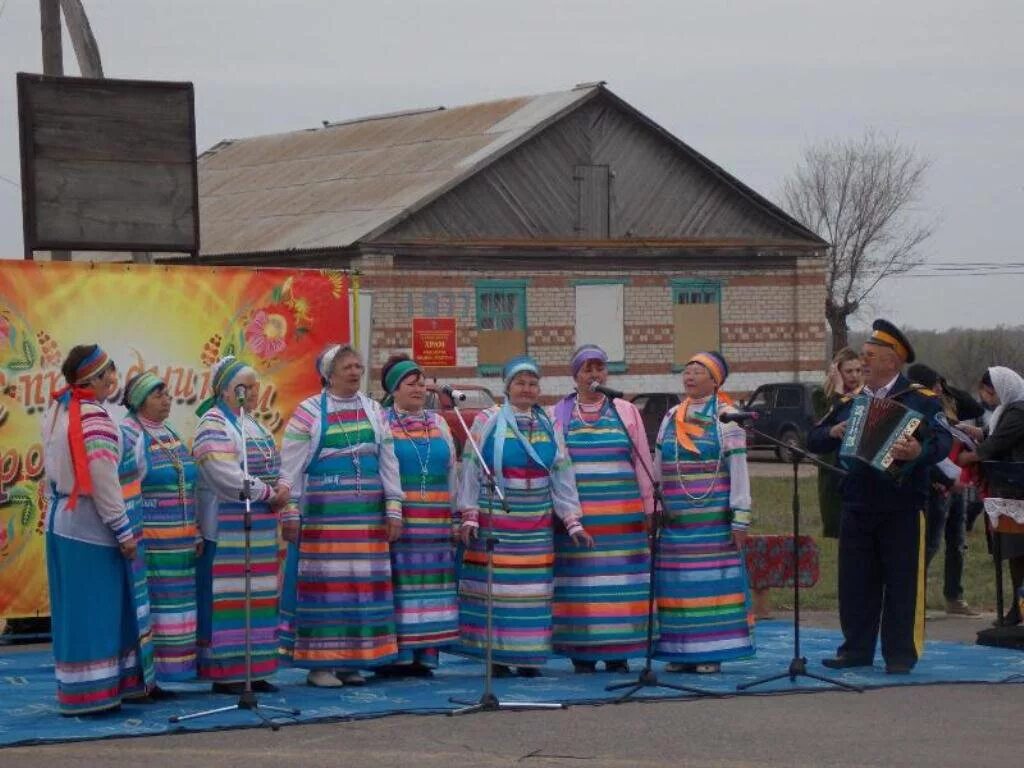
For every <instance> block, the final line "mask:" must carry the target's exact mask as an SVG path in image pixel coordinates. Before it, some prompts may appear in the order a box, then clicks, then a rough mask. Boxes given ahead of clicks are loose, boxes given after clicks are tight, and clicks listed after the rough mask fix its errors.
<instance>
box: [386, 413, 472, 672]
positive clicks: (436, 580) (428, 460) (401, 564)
mask: <svg viewBox="0 0 1024 768" xmlns="http://www.w3.org/2000/svg"><path fill="white" fill-rule="evenodd" d="M387 418H388V423H389V425H390V427H391V437H392V438H393V440H394V447H395V455H396V456H397V458H398V467H399V471H400V473H401V478H402V491H403V492H404V493H405V501H404V502H403V503H402V518H403V525H402V536H401V538H400V539H398V541H396V542H394V543H393V544H392V545H391V572H392V579H393V584H394V590H395V621H396V626H397V633H398V649H399V656H398V663H400V664H409V663H413V662H416V663H419V664H421V665H424V666H427V667H436V666H437V661H438V649H439V648H444V647H446V646H449V645H452V644H454V643H456V642H458V639H459V606H458V596H457V589H456V584H455V559H454V552H453V549H452V521H453V517H454V508H455V492H456V489H457V467H458V465H457V459H456V455H455V444H454V442H453V441H452V435H451V432H450V431H449V429H448V424H447V423H446V422H445V420H444V419H442V418H441V417H440V416H438V415H437V414H436V413H431V412H428V411H421V412H420V413H408V412H405V411H402V410H400V409H398V408H397V407H395V406H392V407H390V408H388V410H387Z"/></svg>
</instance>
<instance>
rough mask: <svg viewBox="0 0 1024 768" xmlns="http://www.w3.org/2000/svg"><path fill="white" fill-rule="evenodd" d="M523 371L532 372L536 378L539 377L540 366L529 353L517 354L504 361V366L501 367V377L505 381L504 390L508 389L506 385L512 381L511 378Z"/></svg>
mask: <svg viewBox="0 0 1024 768" xmlns="http://www.w3.org/2000/svg"><path fill="white" fill-rule="evenodd" d="M523 371H526V372H528V373H532V374H533V375H534V376H536V377H537V378H538V379H539V378H540V366H539V365H537V361H536V360H534V359H533V358H532V357H530V356H529V355H518V356H516V357H513V358H512V359H511V360H509V361H508V362H507V363H505V367H504V368H502V369H501V378H502V381H504V383H505V391H506V392H507V391H508V385H509V384H511V383H512V379H514V378H515V377H516V375H517V374H520V373H522V372H523Z"/></svg>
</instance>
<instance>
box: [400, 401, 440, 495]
mask: <svg viewBox="0 0 1024 768" xmlns="http://www.w3.org/2000/svg"><path fill="white" fill-rule="evenodd" d="M391 410H392V412H393V413H394V414H395V418H396V419H397V420H398V426H400V427H401V428H402V434H404V435H405V437H406V439H407V440H408V441H409V442H410V443H412V447H413V450H415V451H416V460H417V461H418V462H419V464H420V499H425V498H427V477H428V475H429V467H430V443H431V440H430V421H429V419H427V417H426V415H425V414H424V413H423V412H422V411H421V412H420V413H419V414H412V413H410V414H408V415H409V416H419V418H420V419H421V421H422V422H423V432H424V434H425V435H426V438H427V439H426V441H425V442H426V446H427V452H426V455H423V454H421V453H420V443H419V441H418V440H417V439H416V438H415V437H413V436H412V435H411V434H409V429H408V427H406V424H405V414H404V413H403V412H401V411H399V410H398V407H397V406H392V407H391ZM414 426H415V425H414Z"/></svg>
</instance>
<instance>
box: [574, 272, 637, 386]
mask: <svg viewBox="0 0 1024 768" xmlns="http://www.w3.org/2000/svg"><path fill="white" fill-rule="evenodd" d="M623 288H624V286H623V285H622V283H599V284H581V285H577V286H576V346H579V345H581V344H597V345H598V346H600V347H601V349H603V350H604V351H605V352H607V353H608V363H609V367H612V365H611V364H612V363H619V364H620V368H624V366H622V365H621V364H622V363H623V362H624V361H625V359H626V341H625V336H624V335H623V322H624V320H625V302H624V300H623Z"/></svg>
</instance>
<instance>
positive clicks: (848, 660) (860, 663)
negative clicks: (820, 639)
mask: <svg viewBox="0 0 1024 768" xmlns="http://www.w3.org/2000/svg"><path fill="white" fill-rule="evenodd" d="M821 663H822V664H824V665H825V666H826V667H828V668H829V669H850V668H852V667H871V666H874V662H873V661H872V660H871V659H858V658H857V657H856V656H843V655H841V654H840V655H839V656H833V657H832V658H829V659H822V660H821Z"/></svg>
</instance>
